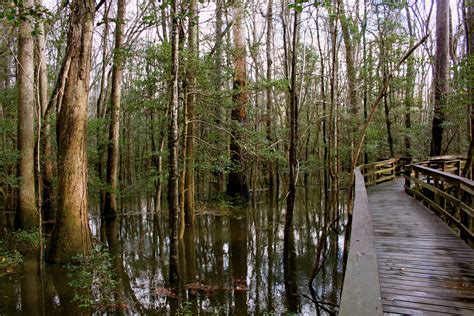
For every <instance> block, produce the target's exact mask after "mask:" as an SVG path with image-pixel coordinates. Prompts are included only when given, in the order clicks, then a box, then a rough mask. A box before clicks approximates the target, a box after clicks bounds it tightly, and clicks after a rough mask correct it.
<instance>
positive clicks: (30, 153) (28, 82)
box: [15, 0, 38, 229]
mask: <svg viewBox="0 0 474 316" xmlns="http://www.w3.org/2000/svg"><path fill="white" fill-rule="evenodd" d="M32 8H33V0H25V1H24V2H23V6H22V7H20V11H21V13H22V14H25V18H23V19H20V28H19V34H18V37H19V41H18V65H17V76H18V135H17V138H18V140H17V149H18V152H19V159H18V165H17V176H18V178H19V179H20V185H19V187H18V193H17V194H18V195H17V210H16V214H15V228H16V229H25V228H32V227H37V226H38V212H37V209H36V192H35V175H34V161H35V160H34V148H35V127H34V125H35V118H34V114H35V108H34V106H35V92H34V43H33V36H32V35H31V32H32V31H33V28H32V22H31V19H32V17H31V16H30V15H29V10H31V9H32Z"/></svg>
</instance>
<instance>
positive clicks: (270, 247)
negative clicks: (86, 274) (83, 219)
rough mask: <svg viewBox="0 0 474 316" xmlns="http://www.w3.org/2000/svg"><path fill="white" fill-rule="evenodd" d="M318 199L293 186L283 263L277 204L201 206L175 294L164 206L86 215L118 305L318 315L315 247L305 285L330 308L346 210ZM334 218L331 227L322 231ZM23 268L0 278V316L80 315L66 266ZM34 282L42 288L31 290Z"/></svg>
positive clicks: (182, 249) (145, 310)
mask: <svg viewBox="0 0 474 316" xmlns="http://www.w3.org/2000/svg"><path fill="white" fill-rule="evenodd" d="M321 195H322V194H320V192H319V191H314V192H313V191H311V190H310V192H306V193H305V192H303V191H301V192H298V195H297V205H296V208H295V215H294V223H293V228H292V230H291V235H290V238H289V249H290V250H291V251H290V252H289V256H288V257H287V258H285V259H286V260H284V258H283V248H284V229H283V228H284V215H283V207H284V200H283V203H282V201H277V200H268V201H265V203H260V204H257V206H256V207H252V206H249V207H247V208H243V209H230V210H222V209H219V208H217V207H216V208H214V207H212V206H210V205H208V206H207V207H206V208H205V209H206V210H207V211H202V212H201V213H200V214H199V215H198V216H197V217H196V225H195V226H194V228H188V229H187V230H186V234H185V235H184V238H183V239H182V240H181V241H180V242H179V262H178V266H179V267H178V268H179V273H180V276H181V278H180V281H179V284H178V288H177V289H176V290H170V284H169V282H168V281H169V279H168V273H169V264H168V262H169V261H168V260H169V247H168V246H169V235H168V225H167V223H168V220H167V218H166V217H165V214H164V213H165V212H163V213H162V216H163V217H161V216H154V215H153V214H150V213H146V212H145V211H143V212H141V213H138V214H135V215H123V216H120V217H118V218H117V219H115V220H107V221H101V220H100V218H99V217H97V216H92V217H91V221H90V224H91V228H92V231H93V233H94V235H95V238H96V239H97V240H101V241H102V242H103V243H107V244H108V246H109V249H110V253H111V255H112V260H113V268H114V270H115V273H116V275H117V281H118V282H117V284H118V289H117V290H118V291H117V294H116V296H115V297H116V307H119V310H122V311H126V312H127V313H128V312H131V313H139V314H153V313H170V314H174V313H176V312H178V311H180V312H182V311H189V312H191V313H193V314H196V313H199V312H201V313H203V312H204V313H214V312H225V313H233V314H236V315H242V314H263V313H275V314H281V313H288V312H291V313H304V314H307V313H309V314H316V313H317V309H316V305H315V304H314V302H313V299H312V293H311V292H310V289H309V287H308V283H309V280H310V277H311V274H312V272H313V266H314V265H315V261H316V257H317V256H316V253H317V249H318V246H319V247H320V248H321V247H322V249H320V259H319V262H322V259H321V258H323V257H325V260H324V265H322V267H321V269H320V270H319V272H318V274H317V275H316V277H315V279H314V281H313V283H312V288H313V289H314V293H315V294H316V295H317V297H318V299H319V301H320V302H324V303H328V305H323V306H324V307H325V309H321V310H319V312H321V313H322V314H326V313H332V312H334V311H335V307H334V305H336V304H337V303H338V300H339V295H340V286H341V285H340V283H341V280H342V256H343V250H344V223H343V222H344V220H343V216H342V214H344V212H343V209H342V208H341V207H340V206H339V203H338V202H337V201H336V203H335V202H334V200H333V199H329V200H328V202H325V201H324V198H323V199H321V198H320V197H321ZM340 200H341V201H343V200H344V199H343V198H341V199H340ZM229 214H230V215H229ZM331 222H332V223H333V224H334V225H332V227H328V225H327V224H328V223H331ZM323 240H324V242H323ZM27 264H29V263H25V270H24V276H23V277H19V276H9V277H4V278H3V279H2V282H1V283H0V295H1V296H2V298H3V303H2V304H1V305H2V306H0V313H1V314H12V313H16V312H18V311H22V312H27V311H29V310H30V311H31V310H35V311H36V312H35V313H34V314H43V315H46V314H47V315H49V314H51V313H55V311H56V312H58V313H60V312H65V311H70V310H74V311H77V307H75V306H74V304H73V303H70V302H69V301H70V299H71V298H72V296H71V295H72V291H71V290H70V288H68V286H67V280H65V277H64V275H65V273H66V272H65V271H60V272H58V271H59V270H58V269H61V268H60V267H51V266H48V267H47V269H46V273H45V276H44V278H43V280H39V279H38V277H36V276H35V273H36V271H35V269H31V268H29V267H28V266H27ZM41 281H42V282H43V283H44V286H42V287H40V288H42V289H43V290H40V291H37V290H36V289H37V288H38V286H39V284H41ZM314 293H313V294H314ZM26 296H28V298H26ZM43 302H44V303H43ZM42 304H44V305H42ZM42 306H44V307H42Z"/></svg>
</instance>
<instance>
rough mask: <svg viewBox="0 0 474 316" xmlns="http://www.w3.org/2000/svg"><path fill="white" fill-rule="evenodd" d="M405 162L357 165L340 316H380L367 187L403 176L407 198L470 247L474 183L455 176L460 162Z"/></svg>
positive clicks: (394, 160)
mask: <svg viewBox="0 0 474 316" xmlns="http://www.w3.org/2000/svg"><path fill="white" fill-rule="evenodd" d="M410 162H411V159H404V158H401V159H388V160H384V161H380V162H376V163H371V164H366V165H362V166H360V167H357V168H356V170H355V172H354V177H355V182H354V186H355V190H354V192H355V194H354V208H353V212H352V226H351V240H350V251H349V255H348V259H347V265H346V272H345V277H344V286H343V291H342V296H341V304H340V308H339V313H340V315H382V314H383V311H382V303H381V291H380V283H379V276H378V266H377V257H376V254H375V248H374V244H373V231H372V225H371V222H372V220H371V217H370V211H369V204H368V198H367V191H366V189H365V188H366V187H369V186H373V185H377V184H379V183H381V182H385V181H390V180H393V179H394V178H395V176H396V174H397V172H400V171H403V172H404V174H405V179H406V180H405V190H406V192H407V193H409V194H411V195H414V196H416V197H417V198H419V199H421V200H423V201H424V202H425V203H426V204H427V205H428V206H430V207H431V208H432V209H434V210H435V211H437V212H438V213H440V214H441V216H442V217H445V218H446V219H448V220H449V221H451V222H452V223H453V224H454V225H455V226H456V227H457V228H458V229H459V231H460V235H461V237H462V238H463V239H465V240H468V243H470V244H471V246H472V241H473V214H474V213H473V198H472V196H473V192H474V182H473V181H471V180H468V179H465V178H462V177H460V176H459V174H460V172H461V170H462V167H463V159H458V158H453V157H447V156H445V157H434V158H432V159H429V160H426V161H423V162H419V163H416V164H409V163H410ZM402 169H403V170H402ZM466 238H467V239H466Z"/></svg>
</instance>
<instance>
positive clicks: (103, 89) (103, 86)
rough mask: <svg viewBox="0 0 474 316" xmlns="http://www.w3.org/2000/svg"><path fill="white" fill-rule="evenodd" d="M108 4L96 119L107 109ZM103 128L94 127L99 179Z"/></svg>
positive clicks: (101, 199)
mask: <svg viewBox="0 0 474 316" xmlns="http://www.w3.org/2000/svg"><path fill="white" fill-rule="evenodd" d="M109 8H110V6H109V5H106V7H105V9H104V17H103V19H104V31H103V34H102V69H101V74H100V90H99V97H98V98H97V106H96V112H97V113H96V118H97V119H98V120H103V119H105V115H106V114H105V113H106V109H107V103H106V101H107V95H108V90H109V87H110V85H109V84H108V83H109V80H110V70H109V71H108V73H107V71H106V69H107V55H108V37H109ZM102 130H103V128H102V125H101V124H100V125H98V126H97V129H96V142H97V145H96V146H97V163H96V170H97V176H98V177H99V179H100V181H101V182H102V181H104V182H105V181H106V179H104V178H105V177H104V169H105V168H104V165H105V163H104V159H103V158H104V151H105V144H106V138H105V135H104V133H103V132H102ZM99 203H100V204H99V207H100V210H101V212H103V211H104V209H105V191H104V190H103V189H100V191H99Z"/></svg>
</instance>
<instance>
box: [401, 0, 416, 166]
mask: <svg viewBox="0 0 474 316" xmlns="http://www.w3.org/2000/svg"><path fill="white" fill-rule="evenodd" d="M405 10H406V13H407V24H408V34H409V35H410V47H411V46H413V45H414V44H415V38H414V34H413V27H412V25H411V23H412V22H411V16H410V8H409V7H408V6H406V7H405ZM406 78H407V82H406V86H405V111H406V112H405V121H404V123H405V156H406V157H411V131H410V130H411V110H412V108H413V107H414V105H415V101H414V99H413V94H414V92H415V59H414V57H412V56H410V57H409V58H408V59H407V72H406Z"/></svg>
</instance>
